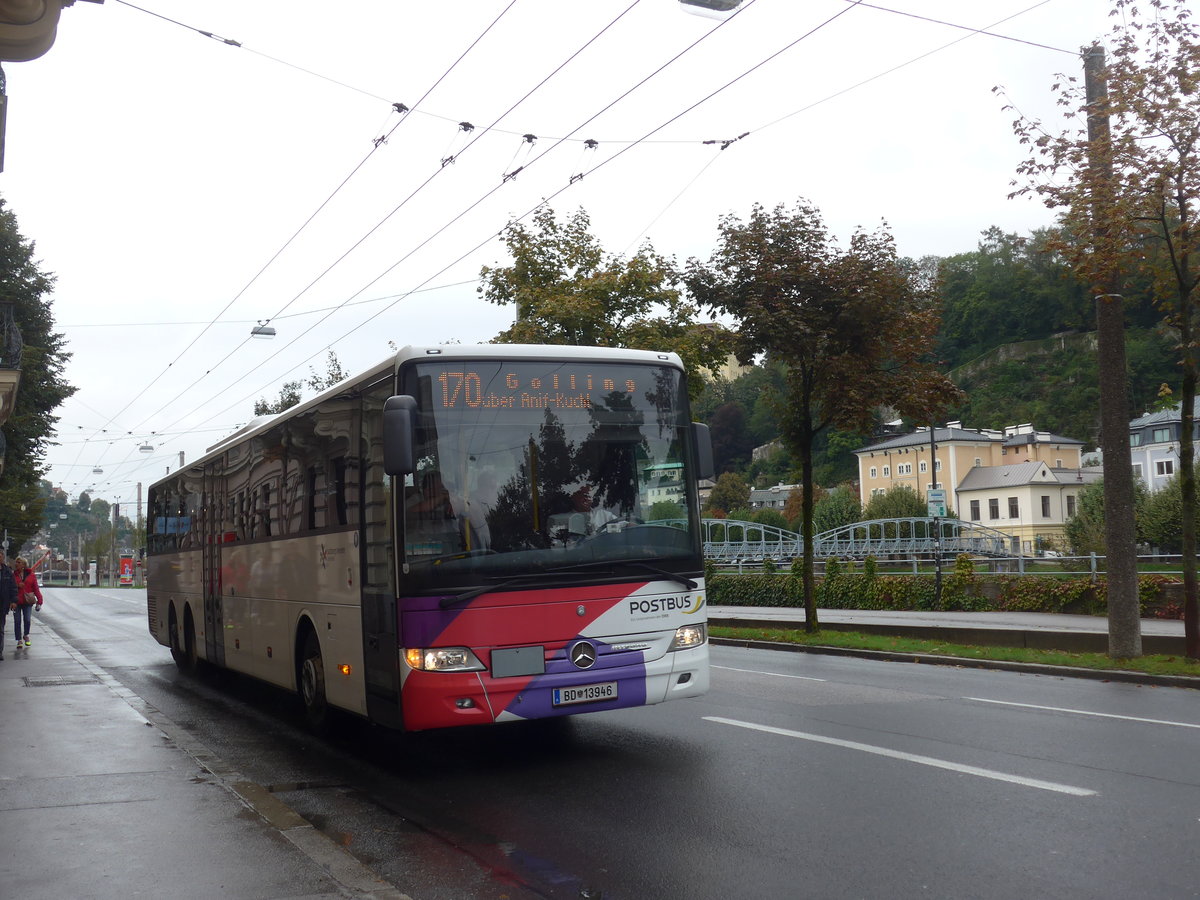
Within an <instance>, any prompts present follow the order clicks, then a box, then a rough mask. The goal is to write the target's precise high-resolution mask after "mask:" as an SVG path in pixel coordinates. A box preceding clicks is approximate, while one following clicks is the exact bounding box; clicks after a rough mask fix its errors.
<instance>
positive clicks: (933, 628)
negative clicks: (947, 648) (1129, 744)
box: [708, 606, 1200, 688]
mask: <svg viewBox="0 0 1200 900" xmlns="http://www.w3.org/2000/svg"><path fill="white" fill-rule="evenodd" d="M817 619H818V621H819V622H820V623H821V629H822V630H824V631H859V632H865V633H869V634H886V635H897V636H901V637H911V638H921V639H928V640H940V641H945V642H946V643H953V644H974V645H977V646H992V647H1027V648H1029V649H1034V650H1064V651H1068V652H1073V653H1107V652H1108V619H1106V618H1103V617H1101V616H1072V615H1055V614H1052V613H1008V612H925V611H918V610H912V611H907V610H905V611H894V610H886V611H884V610H867V609H818V610H817ZM708 622H709V624H710V625H718V626H722V625H723V626H727V627H741V628H794V629H802V628H803V627H804V610H803V609H793V608H780V607H760V606H710V607H709V608H708ZM1141 632H1142V651H1143V652H1144V653H1153V654H1165V655H1168V656H1172V655H1173V656H1183V653H1184V632H1183V622H1182V621H1180V620H1178V619H1142V620H1141ZM712 641H713V643H715V644H722V643H733V644H739V645H744V644H746V643H748V642H746V641H738V640H730V639H723V638H712ZM760 643H761V642H760ZM772 646H775V647H782V646H784V645H781V644H775V645H772ZM795 647H796V645H792V648H795ZM809 649H813V648H809ZM822 650H823V651H824V652H837V653H840V654H843V655H860V656H867V657H871V658H879V659H903V660H909V661H911V660H912V659H913V655H912V654H911V653H909V654H896V653H880V652H876V651H869V650H862V651H857V650H842V649H838V650H836V651H834V650H830V649H828V648H822ZM822 650H817V651H815V652H822ZM923 658H924V659H925V660H926V661H929V662H942V661H945V662H946V663H947V664H955V665H972V666H981V667H987V668H998V669H1013V670H1017V671H1038V672H1045V673H1047V674H1057V675H1070V676H1075V677H1083V678H1095V677H1104V678H1109V679H1112V680H1124V681H1138V682H1142V683H1147V684H1169V685H1175V686H1181V687H1192V688H1200V676H1197V677H1190V676H1151V675H1141V674H1139V673H1117V672H1114V671H1113V670H1109V669H1104V670H1099V669H1092V670H1088V669H1073V668H1068V667H1064V666H1038V665H1035V664H1029V663H1002V662H992V661H987V660H972V661H970V662H967V661H964V660H963V659H960V658H958V657H931V656H928V655H926V656H925V657H923Z"/></svg>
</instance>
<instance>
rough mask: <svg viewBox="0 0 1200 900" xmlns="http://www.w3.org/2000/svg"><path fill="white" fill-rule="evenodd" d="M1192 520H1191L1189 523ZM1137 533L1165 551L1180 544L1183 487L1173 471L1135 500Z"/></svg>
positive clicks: (1178, 549)
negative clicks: (1151, 490)
mask: <svg viewBox="0 0 1200 900" xmlns="http://www.w3.org/2000/svg"><path fill="white" fill-rule="evenodd" d="M1195 524H1196V523H1193V527H1194V526H1195ZM1138 536H1139V537H1140V538H1141V539H1142V540H1143V541H1145V542H1146V543H1147V544H1151V545H1153V546H1155V547H1157V548H1158V549H1159V550H1162V551H1165V552H1167V553H1178V552H1179V551H1180V548H1181V546H1182V544H1183V540H1182V537H1183V491H1182V490H1181V489H1180V482H1179V476H1178V475H1176V476H1175V477H1174V478H1172V479H1171V480H1170V481H1168V482H1167V483H1166V484H1164V485H1163V486H1162V487H1161V488H1159V489H1158V490H1157V491H1155V492H1154V493H1153V494H1149V493H1147V496H1146V497H1145V498H1144V500H1143V501H1142V502H1141V503H1140V504H1138Z"/></svg>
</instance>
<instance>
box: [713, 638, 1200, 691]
mask: <svg viewBox="0 0 1200 900" xmlns="http://www.w3.org/2000/svg"><path fill="white" fill-rule="evenodd" d="M708 642H709V643H710V644H719V645H722V646H726V647H744V648H746V649H749V650H782V651H784V652H787V653H820V654H822V655H825V656H853V657H858V658H859V659H873V660H878V661H879V662H906V663H922V664H924V665H931V666H954V667H957V668H961V669H993V670H997V671H1003V672H1020V673H1022V674H1025V675H1054V676H1058V677H1060V678H1090V679H1091V680H1093V681H1120V682H1126V683H1129V684H1148V685H1153V686H1155V687H1178V688H1190V689H1192V690H1200V677H1197V678H1193V677H1191V676H1188V675H1150V674H1148V673H1146V672H1126V671H1124V670H1122V669H1078V668H1075V667H1073V666H1048V665H1043V664H1041V663H1023V662H1009V661H1006V660H998V659H972V658H970V657H965V656H937V655H934V654H924V655H922V654H916V653H895V652H893V651H891V650H857V649H853V648H850V647H826V646H822V645H817V644H787V643H781V642H779V641H751V640H746V639H744V638H719V637H711V636H710V637H709V639H708Z"/></svg>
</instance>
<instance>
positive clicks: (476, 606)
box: [400, 581, 708, 730]
mask: <svg viewBox="0 0 1200 900" xmlns="http://www.w3.org/2000/svg"><path fill="white" fill-rule="evenodd" d="M704 598H705V590H704V585H703V582H702V581H700V582H698V584H697V588H696V589H695V590H688V589H684V588H683V587H682V586H680V585H677V584H675V583H674V582H662V581H654V582H644V581H638V582H630V583H624V584H616V585H588V586H580V587H563V588H556V589H539V590H529V591H513V592H509V593H495V594H484V595H481V596H480V597H477V598H474V599H473V600H471V601H470V602H469V603H468V604H465V605H464V606H463V607H462V608H455V607H451V608H449V609H441V608H440V605H439V599H440V598H435V597H419V598H417V597H410V598H405V600H404V601H403V602H402V603H401V604H400V608H401V610H402V613H401V622H402V635H403V641H404V644H405V646H406V647H419V648H426V649H427V648H436V647H443V648H445V647H467V648H469V649H471V650H472V651H473V652H474V653H475V655H476V656H477V657H478V658H479V660H480V661H481V662H482V663H483V664H484V665H485V666H486V667H487V670H486V671H483V672H462V673H459V672H426V671H419V670H413V669H411V668H409V667H408V665H407V664H406V663H402V665H403V673H404V674H403V678H404V680H403V697H404V700H403V711H404V724H405V727H406V728H408V729H411V730H418V729H425V728H438V727H446V726H449V725H460V724H468V723H472V722H481V721H496V722H500V721H508V720H514V719H529V718H543V717H548V716H556V715H568V714H575V713H581V712H591V711H596V710H600V709H619V708H624V707H632V706H643V705H646V704H652V703H661V702H663V701H664V700H666V699H668V696H670V697H671V698H675V697H684V696H697V695H699V694H701V693H703V692H704V691H706V690H707V688H708V648H707V643H705V644H702V645H701V646H699V647H696V648H692V649H689V650H675V651H670V650H669V647H670V645H671V642H672V640H673V639H674V637H675V632H676V629H677V628H679V627H680V626H682V625H699V624H703V623H704V622H705V599H704ZM581 641H585V642H587V643H588V644H590V645H591V648H592V649H593V651H594V654H595V662H594V664H592V665H590V666H589V667H587V668H581V667H579V666H577V665H576V664H575V663H573V662H572V661H571V659H570V651H571V650H572V648H574V647H575V645H576V644H578V643H579V642H581ZM513 648H523V649H528V650H531V651H533V652H536V653H537V654H539V655H540V656H541V660H542V663H543V666H544V669H543V671H541V672H534V673H529V674H522V675H508V676H506V677H495V676H494V675H493V672H494V670H495V665H494V662H495V661H494V659H493V654H494V653H495V652H497V651H502V650H509V649H513ZM534 668H536V666H534ZM611 683H615V684H616V691H615V693H616V697H615V699H605V698H599V699H596V700H591V701H585V702H579V703H570V704H560V705H556V704H555V703H554V702H553V697H554V690H555V689H556V688H558V689H562V688H576V687H581V686H588V685H597V684H604V685H609V684H611ZM466 701H469V703H467V702H466Z"/></svg>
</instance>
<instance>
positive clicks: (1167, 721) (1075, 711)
mask: <svg viewBox="0 0 1200 900" xmlns="http://www.w3.org/2000/svg"><path fill="white" fill-rule="evenodd" d="M963 699H964V700H974V701H975V702H976V703H996V704H999V705H1000V706H1022V707H1024V708H1025V709H1044V710H1046V711H1048V712H1061V713H1072V714H1074V715H1077V716H1099V717H1101V718H1104V719H1124V720H1125V721H1126V722H1146V723H1148V724H1150V725H1174V726H1176V727H1178V728H1200V725H1197V724H1195V723H1193V722H1172V721H1171V720H1170V719H1143V718H1142V717H1140V716H1118V715H1117V714H1116V713H1102V712H1092V711H1091V710H1087V709H1067V708H1066V707H1062V706H1038V705H1037V704H1036V703H1013V702H1012V701H1010V700H988V699H987V698H986V697H963Z"/></svg>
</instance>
